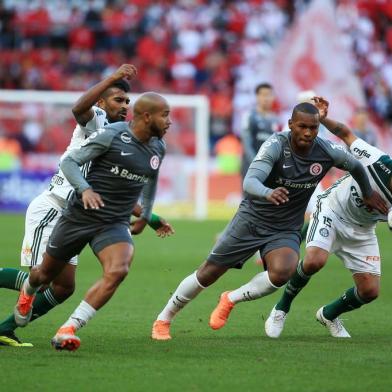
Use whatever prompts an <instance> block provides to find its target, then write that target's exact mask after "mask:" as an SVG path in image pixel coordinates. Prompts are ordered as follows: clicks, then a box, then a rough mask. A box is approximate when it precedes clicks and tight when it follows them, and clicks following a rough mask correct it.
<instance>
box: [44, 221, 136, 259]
mask: <svg viewBox="0 0 392 392" xmlns="http://www.w3.org/2000/svg"><path fill="white" fill-rule="evenodd" d="M118 242H128V243H130V244H133V241H132V236H131V232H130V230H129V225H128V224H126V223H125V222H120V223H102V222H99V223H91V222H89V223H86V222H84V223H80V222H77V223H76V222H71V221H69V220H68V219H66V218H64V217H63V216H62V217H61V218H60V219H59V221H58V222H57V224H56V226H55V227H54V229H53V232H52V234H51V236H50V237H49V241H48V245H47V246H46V252H47V253H48V254H49V255H50V256H52V257H53V258H55V259H56V260H60V261H66V262H68V261H69V260H70V259H71V258H72V257H74V256H76V255H78V254H79V253H80V252H81V251H82V250H83V248H84V247H85V246H86V245H87V244H90V247H91V249H92V250H93V251H94V253H95V254H96V255H97V254H98V253H99V252H100V251H101V250H102V249H104V248H106V247H107V246H109V245H112V244H116V243H118Z"/></svg>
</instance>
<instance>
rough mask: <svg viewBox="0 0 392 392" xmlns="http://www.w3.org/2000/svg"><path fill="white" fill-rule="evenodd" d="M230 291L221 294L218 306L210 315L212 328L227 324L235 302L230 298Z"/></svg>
mask: <svg viewBox="0 0 392 392" xmlns="http://www.w3.org/2000/svg"><path fill="white" fill-rule="evenodd" d="M229 293H230V291H225V292H224V293H222V295H221V296H220V299H219V302H218V305H217V307H216V308H215V309H214V310H213V312H212V313H211V316H210V322H209V325H210V327H211V328H212V329H220V328H222V327H224V326H225V324H226V322H227V319H228V318H229V315H230V312H231V311H232V309H233V308H234V305H235V304H234V303H233V302H231V301H230V300H229Z"/></svg>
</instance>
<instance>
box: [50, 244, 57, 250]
mask: <svg viewBox="0 0 392 392" xmlns="http://www.w3.org/2000/svg"><path fill="white" fill-rule="evenodd" d="M49 248H52V249H56V248H57V246H56V245H53V244H52V243H51V242H49Z"/></svg>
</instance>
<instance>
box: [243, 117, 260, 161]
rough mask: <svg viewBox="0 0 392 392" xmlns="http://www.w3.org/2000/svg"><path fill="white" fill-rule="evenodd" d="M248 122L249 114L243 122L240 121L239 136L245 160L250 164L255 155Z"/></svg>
mask: <svg viewBox="0 0 392 392" xmlns="http://www.w3.org/2000/svg"><path fill="white" fill-rule="evenodd" d="M249 122H250V114H248V115H247V116H245V118H244V120H243V121H242V126H241V135H240V136H241V142H242V147H243V149H244V155H245V156H246V159H247V160H248V161H249V162H251V161H252V159H253V158H254V156H255V155H256V152H255V151H254V149H253V146H252V137H251V134H250V130H249Z"/></svg>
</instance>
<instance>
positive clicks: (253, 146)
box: [241, 109, 279, 163]
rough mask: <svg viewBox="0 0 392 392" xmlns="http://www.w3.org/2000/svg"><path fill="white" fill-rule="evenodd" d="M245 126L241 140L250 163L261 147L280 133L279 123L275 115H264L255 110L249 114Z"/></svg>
mask: <svg viewBox="0 0 392 392" xmlns="http://www.w3.org/2000/svg"><path fill="white" fill-rule="evenodd" d="M244 125H245V126H244V127H243V128H242V131H241V140H242V144H243V146H244V155H245V157H246V159H247V160H248V162H249V163H250V162H252V159H253V158H254V156H255V155H256V153H257V151H258V150H259V148H260V146H261V145H262V144H263V143H264V142H265V141H266V140H267V139H268V138H269V137H270V136H271V135H272V134H274V133H275V132H277V131H278V129H279V122H278V118H277V116H276V115H275V114H273V113H270V114H262V113H260V112H258V111H257V110H256V109H254V110H252V111H251V112H250V113H249V116H248V118H247V121H246V123H245V124H244Z"/></svg>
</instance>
